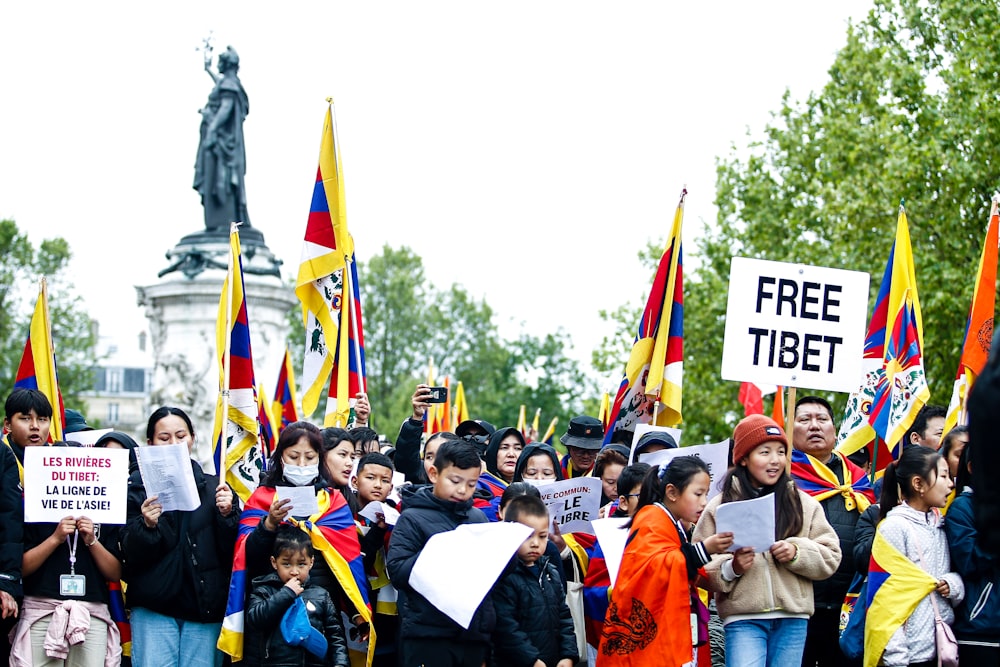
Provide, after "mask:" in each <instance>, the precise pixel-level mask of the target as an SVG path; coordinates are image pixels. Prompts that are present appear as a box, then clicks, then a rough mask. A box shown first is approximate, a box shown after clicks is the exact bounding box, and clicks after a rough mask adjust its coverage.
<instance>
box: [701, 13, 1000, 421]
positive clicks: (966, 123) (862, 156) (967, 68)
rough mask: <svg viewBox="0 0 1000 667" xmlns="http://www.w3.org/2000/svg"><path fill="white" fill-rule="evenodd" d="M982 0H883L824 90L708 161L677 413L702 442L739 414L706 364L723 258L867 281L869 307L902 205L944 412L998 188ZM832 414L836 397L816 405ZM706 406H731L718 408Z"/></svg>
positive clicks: (995, 56)
mask: <svg viewBox="0 0 1000 667" xmlns="http://www.w3.org/2000/svg"><path fill="white" fill-rule="evenodd" d="M998 21H1000V6H998V4H997V2H996V1H995V0H991V1H984V0H971V1H969V0H926V1H925V0H896V1H892V0H885V1H879V2H876V4H875V7H874V8H873V9H872V10H871V12H870V13H869V15H868V17H867V18H866V19H865V20H864V21H862V22H861V23H859V24H858V25H856V26H851V27H849V28H848V31H847V40H846V44H845V46H844V47H843V49H842V50H841V51H840V52H839V53H838V54H837V56H836V59H835V62H834V63H833V65H832V67H831V68H830V70H829V75H830V80H829V82H828V83H827V84H826V86H825V87H824V88H823V90H822V91H821V92H819V93H816V94H812V95H810V96H809V98H808V99H807V100H806V101H805V102H804V103H799V104H794V103H792V102H791V101H790V100H789V96H788V95H787V94H786V95H785V98H784V99H783V100H782V105H781V109H780V110H779V111H778V112H777V113H776V114H774V116H773V120H772V122H771V123H770V124H769V125H768V127H767V128H766V129H765V131H764V137H763V139H761V140H758V141H751V142H750V143H749V146H748V147H747V148H746V149H736V148H734V150H733V152H732V154H731V155H730V156H728V157H726V158H724V159H721V160H720V161H719V162H718V181H717V193H716V204H717V206H718V211H719V212H718V224H717V226H716V227H715V228H713V229H709V230H708V231H707V233H706V235H705V236H704V237H703V238H702V239H701V240H700V242H699V244H698V254H699V255H700V259H701V270H700V271H698V273H697V275H696V276H695V279H694V280H691V281H689V282H688V283H687V294H686V297H685V298H686V303H685V306H686V308H685V311H686V316H687V321H686V324H687V325H688V328H687V330H688V332H693V331H696V332H698V334H697V336H692V335H691V334H690V333H689V334H688V337H687V340H686V341H685V342H686V350H687V355H686V356H687V358H686V359H685V371H686V377H685V408H686V410H685V417H686V421H688V422H689V424H688V430H690V431H694V432H695V433H697V434H699V435H701V436H702V437H704V438H712V437H719V436H721V435H725V434H726V433H727V432H728V430H729V429H730V428H731V426H732V422H733V421H734V414H735V415H736V416H738V414H739V413H738V403H737V398H736V397H737V392H738V386H737V385H736V383H727V382H721V381H719V379H718V368H719V366H720V363H721V362H720V359H721V343H722V338H723V331H724V327H725V308H726V293H727V276H728V273H729V259H730V257H732V256H733V255H742V256H746V257H755V258H762V259H770V260H776V261H794V262H802V263H806V264H816V265H822V266H831V267H837V268H845V269H855V270H861V271H867V272H868V273H870V274H871V275H872V285H871V290H872V294H871V299H870V303H869V312H870V308H871V301H873V300H874V296H875V293H876V291H877V290H878V286H879V282H880V280H881V276H882V271H883V270H884V267H885V263H886V260H887V259H888V256H889V250H890V247H891V245H892V242H893V238H894V232H895V225H896V217H897V210H898V205H899V202H900V200H905V202H906V209H907V216H908V218H909V222H910V234H911V237H912V241H913V255H914V261H915V264H916V270H917V282H918V287H919V294H920V300H921V306H922V309H923V316H924V319H923V323H924V364H925V369H926V371H927V376H928V378H929V381H930V386H931V400H932V402H935V403H947V402H948V400H949V398H950V393H951V389H950V385H951V381H952V378H953V377H954V373H955V368H956V365H957V363H958V356H959V348H960V346H961V342H962V336H963V333H964V327H965V319H966V317H967V314H968V308H969V302H970V300H971V295H972V289H973V284H972V283H973V278H974V275H975V270H976V265H977V261H978V256H979V252H980V248H981V246H982V242H983V236H984V232H985V228H986V222H987V216H988V213H989V205H990V197H991V195H992V194H993V192H995V191H996V190H997V188H998V186H1000V164H998V163H997V161H996V160H994V159H993V158H992V152H993V150H994V149H995V147H996V146H997V139H998V135H1000V105H998V104H997V101H998V90H1000V88H998V85H997V83H998V79H997V72H1000V47H998V45H997V44H996V42H995V40H993V39H992V38H991V35H992V34H993V30H994V26H996V25H997V24H998ZM830 398H832V399H833V400H834V402H835V405H836V406H837V407H838V408H840V407H842V406H843V403H844V400H845V399H846V396H844V395H839V396H830ZM720 406H732V410H728V411H727V409H725V408H723V409H720Z"/></svg>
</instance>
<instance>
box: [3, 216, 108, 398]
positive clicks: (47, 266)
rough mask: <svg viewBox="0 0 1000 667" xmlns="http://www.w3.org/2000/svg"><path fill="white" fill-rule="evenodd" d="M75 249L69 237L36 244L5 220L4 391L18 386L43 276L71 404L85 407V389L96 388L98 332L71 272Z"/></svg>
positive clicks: (62, 379)
mask: <svg viewBox="0 0 1000 667" xmlns="http://www.w3.org/2000/svg"><path fill="white" fill-rule="evenodd" d="M71 257H72V253H71V251H70V248H69V244H68V243H67V242H66V240H65V239H62V238H53V239H46V240H44V241H42V242H41V244H39V246H38V247H37V248H36V247H34V246H33V245H32V244H31V242H30V240H29V239H28V237H27V235H26V234H25V233H23V232H22V231H21V230H20V229H18V227H17V224H16V223H15V222H14V221H13V220H0V393H2V395H3V396H4V397H6V396H7V395H8V394H9V393H10V392H11V390H12V389H13V387H14V378H15V377H16V374H17V367H18V364H19V363H20V361H21V355H22V354H23V353H24V343H25V340H26V339H27V337H28V328H29V325H30V323H31V315H32V312H33V310H34V306H35V301H36V300H37V298H38V282H37V280H38V277H40V276H46V279H47V281H48V295H49V298H48V303H49V319H50V321H51V324H52V340H53V346H54V347H55V350H56V361H57V363H58V364H59V387H60V390H61V392H62V395H63V400H64V402H65V404H66V407H72V408H77V409H84V408H85V406H84V404H83V401H82V400H81V399H80V398H79V394H80V392H82V391H86V390H88V389H92V388H93V369H94V362H95V359H94V335H93V331H92V329H91V322H90V318H89V317H88V316H87V314H86V310H85V309H84V306H83V302H82V300H81V299H80V297H79V296H78V295H77V294H75V292H74V291H73V289H72V287H71V286H70V284H69V281H68V280H67V279H66V277H65V275H64V274H65V269H66V267H67V266H68V264H69V261H70V258H71Z"/></svg>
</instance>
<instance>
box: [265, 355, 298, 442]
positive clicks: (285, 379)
mask: <svg viewBox="0 0 1000 667" xmlns="http://www.w3.org/2000/svg"><path fill="white" fill-rule="evenodd" d="M297 403H298V399H297V398H296V397H295V369H294V368H292V355H291V353H290V352H289V351H288V349H287V348H286V349H285V358H284V360H283V361H282V362H281V370H280V371H279V372H278V384H277V386H276V387H275V388H274V403H273V404H272V406H271V414H272V415H274V417H275V418H277V417H278V415H281V424H280V425H279V428H278V432H279V433H280V432H281V431H282V430H283V429H284V428H285V427H286V426H288V425H289V424H291V423H292V422H297V421H298V420H299V411H298V408H297V407H296V404H297Z"/></svg>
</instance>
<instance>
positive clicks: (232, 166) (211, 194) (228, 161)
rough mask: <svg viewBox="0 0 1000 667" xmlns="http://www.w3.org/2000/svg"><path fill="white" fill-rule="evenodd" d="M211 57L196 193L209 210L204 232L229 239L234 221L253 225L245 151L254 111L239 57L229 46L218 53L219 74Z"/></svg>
mask: <svg viewBox="0 0 1000 667" xmlns="http://www.w3.org/2000/svg"><path fill="white" fill-rule="evenodd" d="M211 65H212V63H211V52H210V51H208V52H206V57H205V71H206V72H208V74H209V76H211V77H212V80H213V81H214V82H215V88H213V89H212V92H211V93H210V94H209V96H208V103H207V104H205V107H204V108H203V109H202V110H201V140H200V141H199V143H198V157H197V159H196V160H195V165H194V189H195V190H197V191H198V193H199V194H200V195H201V203H202V206H204V207H205V228H206V229H207V230H208V232H210V233H218V234H222V235H227V236H228V234H229V224H230V223H231V222H242V223H243V229H246V228H248V227H249V226H250V215H249V214H248V213H247V193H246V184H245V182H244V176H245V175H246V164H247V161H246V146H245V144H244V142H243V121H244V119H246V117H247V113H249V111H250V102H249V99H248V98H247V93H246V91H245V90H243V84H242V83H240V79H239V76H237V72H239V69H240V57H239V55H237V53H236V51H235V50H234V49H233V47H231V46H228V47H226V50H225V51H224V52H223V53H220V54H219V64H218V69H219V73H218V74H215V73H214V72H212V69H211Z"/></svg>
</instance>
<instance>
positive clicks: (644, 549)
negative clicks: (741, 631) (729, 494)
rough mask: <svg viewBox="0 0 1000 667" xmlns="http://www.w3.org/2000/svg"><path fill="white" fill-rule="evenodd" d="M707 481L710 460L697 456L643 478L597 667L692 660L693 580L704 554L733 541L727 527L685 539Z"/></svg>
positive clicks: (674, 666)
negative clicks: (697, 538)
mask: <svg viewBox="0 0 1000 667" xmlns="http://www.w3.org/2000/svg"><path fill="white" fill-rule="evenodd" d="M710 483H711V477H709V474H708V466H707V465H706V464H705V462H704V461H702V460H701V459H699V458H698V457H696V456H678V457H677V458H675V459H674V460H673V461H671V462H670V464H669V465H667V466H662V467H661V466H657V467H654V468H650V470H649V472H648V473H647V474H646V476H645V477H644V478H643V482H642V489H641V490H640V491H639V504H638V508H637V509H636V512H635V515H634V517H633V519H632V520H631V522H630V524H629V530H630V534H629V537H628V543H627V545H626V547H625V553H624V554H623V555H622V562H621V566H620V567H619V570H618V579H617V581H616V582H615V587H614V589H613V590H612V592H611V601H610V604H609V606H608V612H607V616H606V617H605V620H604V627H603V629H602V631H601V644H600V646H599V647H598V652H597V665H599V666H600V667H645V666H646V665H663V666H664V667H681V666H682V665H683V666H688V665H692V664H693V661H694V645H695V636H694V630H695V628H694V627H693V624H694V618H695V613H696V609H697V601H696V599H695V593H694V588H693V586H694V583H695V580H696V579H697V578H698V575H699V574H700V573H701V570H700V568H701V567H702V566H703V565H705V564H706V563H707V562H708V561H709V556H710V555H711V554H713V553H720V552H723V551H725V550H726V549H728V548H729V546H730V545H732V543H733V535H732V533H720V534H718V535H711V536H710V537H708V538H706V539H705V540H704V542H698V543H691V542H690V540H689V539H688V528H687V525H688V524H693V523H695V522H696V521H697V520H698V516H699V515H700V514H701V512H702V510H703V509H704V508H705V504H706V498H707V497H708V487H709V484H710Z"/></svg>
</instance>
